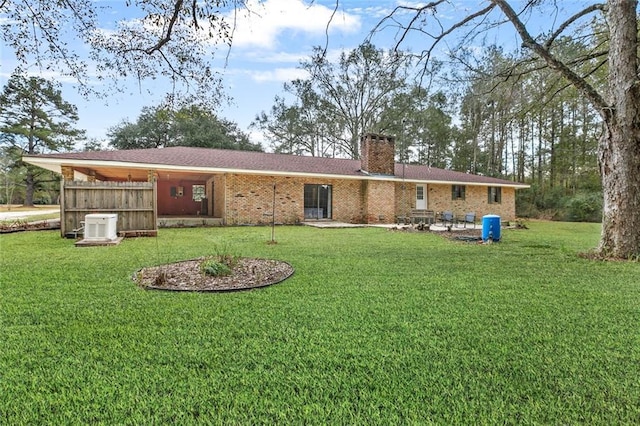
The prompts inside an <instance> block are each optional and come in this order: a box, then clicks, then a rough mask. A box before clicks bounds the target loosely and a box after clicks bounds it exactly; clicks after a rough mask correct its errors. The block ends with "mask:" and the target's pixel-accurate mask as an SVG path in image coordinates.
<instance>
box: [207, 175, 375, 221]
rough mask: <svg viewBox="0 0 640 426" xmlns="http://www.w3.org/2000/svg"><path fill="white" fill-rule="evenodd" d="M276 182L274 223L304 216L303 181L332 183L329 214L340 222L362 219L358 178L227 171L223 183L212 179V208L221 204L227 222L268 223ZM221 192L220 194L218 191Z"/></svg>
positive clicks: (360, 189)
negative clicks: (323, 177) (288, 175)
mask: <svg viewBox="0 0 640 426" xmlns="http://www.w3.org/2000/svg"><path fill="white" fill-rule="evenodd" d="M274 183H275V185H276V205H275V210H276V217H275V221H276V223H286V224H296V223H300V222H303V221H304V220H305V218H304V185H305V184H315V185H331V188H332V217H331V219H333V220H335V221H339V222H349V223H363V221H364V207H363V199H364V197H363V193H362V190H363V188H362V183H361V181H359V180H343V179H321V178H297V177H273V176H258V175H240V174H228V175H225V177H224V185H222V184H221V182H218V181H217V180H216V181H215V182H214V191H213V192H214V212H215V213H216V214H215V215H216V216H217V212H218V208H219V207H220V205H222V206H224V218H225V223H226V224H229V225H243V224H268V223H271V212H272V210H273V185H274ZM220 192H223V194H222V195H221V194H219V193H220Z"/></svg>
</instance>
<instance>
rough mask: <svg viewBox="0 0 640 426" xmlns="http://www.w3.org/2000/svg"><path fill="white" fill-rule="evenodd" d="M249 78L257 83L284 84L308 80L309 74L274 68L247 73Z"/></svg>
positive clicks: (301, 71) (297, 69)
mask: <svg viewBox="0 0 640 426" xmlns="http://www.w3.org/2000/svg"><path fill="white" fill-rule="evenodd" d="M248 73H249V76H250V77H251V79H252V80H253V81H256V82H258V83H266V82H278V83H285V82H289V81H292V80H295V79H297V78H302V79H305V78H308V77H309V74H308V73H307V72H306V71H305V70H303V69H300V68H275V69H272V70H266V71H249V72H248Z"/></svg>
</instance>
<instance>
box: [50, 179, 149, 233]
mask: <svg viewBox="0 0 640 426" xmlns="http://www.w3.org/2000/svg"><path fill="white" fill-rule="evenodd" d="M61 187H62V188H61V194H60V211H61V217H60V232H61V234H62V236H63V237H64V236H65V235H67V233H68V232H73V231H74V230H76V229H79V228H80V227H82V223H81V222H83V221H84V217H85V215H87V214H93V213H116V214H117V215H118V223H117V231H118V233H120V234H121V235H122V234H124V235H156V233H157V230H158V227H157V222H158V221H157V218H158V215H157V213H158V212H157V204H158V203H157V187H156V183H155V182H84V181H64V182H63V185H61Z"/></svg>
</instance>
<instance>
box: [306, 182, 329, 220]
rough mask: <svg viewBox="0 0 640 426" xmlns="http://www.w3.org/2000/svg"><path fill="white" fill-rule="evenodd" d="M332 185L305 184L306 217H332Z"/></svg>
mask: <svg viewBox="0 0 640 426" xmlns="http://www.w3.org/2000/svg"><path fill="white" fill-rule="evenodd" d="M331 192H332V191H331V185H313V184H306V185H305V186H304V218H305V219H331Z"/></svg>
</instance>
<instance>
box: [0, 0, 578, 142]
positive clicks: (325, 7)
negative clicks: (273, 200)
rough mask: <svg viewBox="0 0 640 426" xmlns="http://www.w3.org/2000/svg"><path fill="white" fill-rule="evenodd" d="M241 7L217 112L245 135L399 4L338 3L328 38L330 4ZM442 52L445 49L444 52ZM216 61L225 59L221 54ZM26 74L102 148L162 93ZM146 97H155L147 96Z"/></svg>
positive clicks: (388, 39) (295, 0)
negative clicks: (304, 68)
mask: <svg viewBox="0 0 640 426" xmlns="http://www.w3.org/2000/svg"><path fill="white" fill-rule="evenodd" d="M248 2H249V5H250V9H251V11H252V12H253V13H252V14H250V15H248V14H240V15H238V17H237V26H236V29H235V33H234V39H233V45H232V47H231V50H230V51H229V52H228V61H227V65H226V67H224V68H221V69H220V70H221V72H222V76H223V82H224V86H225V87H226V92H227V94H228V95H230V96H231V97H232V98H233V102H232V104H231V105H223V106H222V107H221V108H220V110H219V111H217V114H218V116H220V117H224V118H227V119H230V120H232V121H235V122H236V123H238V125H239V126H240V128H241V129H243V130H245V131H248V126H249V124H250V123H251V121H252V120H253V118H254V117H255V116H256V114H258V113H260V112H261V111H267V110H269V108H270V107H271V106H272V105H273V99H274V96H275V95H277V94H282V85H283V83H284V82H287V81H291V80H292V79H294V78H297V77H304V74H302V72H301V70H300V69H299V68H298V64H299V62H300V60H301V59H304V58H307V57H309V55H310V53H311V50H312V47H313V46H318V45H321V46H325V45H326V47H327V49H328V52H329V54H330V55H332V56H337V55H338V54H339V53H340V52H341V51H343V50H351V49H354V48H355V47H357V46H358V45H359V44H361V43H362V42H363V41H364V40H365V38H366V37H367V36H368V35H369V33H370V31H371V30H372V29H373V28H374V26H375V25H376V24H377V23H378V22H380V20H381V19H382V18H383V17H384V16H385V15H387V14H388V13H389V12H390V11H391V10H392V9H393V8H394V7H395V6H397V5H398V4H400V2H399V1H395V0H368V1H360V0H340V3H339V4H340V8H339V12H338V14H337V15H336V16H335V17H334V18H333V20H332V21H331V24H330V27H329V36H328V38H327V35H326V33H325V31H326V26H327V22H328V21H329V19H330V16H331V12H332V8H333V6H334V5H335V0H315V1H314V2H311V1H310V0H305V1H303V0H263V1H260V2H258V1H257V0H249V1H248ZM98 3H100V4H103V5H106V6H107V7H108V8H109V10H108V11H107V12H108V13H104V14H103V15H101V16H102V17H101V19H102V21H103V24H104V28H105V29H109V28H110V27H112V26H113V23H114V22H115V20H116V19H122V18H133V17H134V15H133V13H134V11H133V10H132V9H131V8H126V7H125V2H124V1H121V0H104V1H102V2H98ZM401 3H402V4H409V3H411V2H410V1H402V2H401ZM413 3H414V4H418V3H417V2H413ZM483 3H484V2H478V1H471V0H469V1H461V2H457V3H456V7H455V8H454V9H450V10H448V11H446V12H443V13H442V14H441V15H439V17H440V19H443V20H447V19H450V20H451V21H453V20H454V19H456V18H457V17H460V16H463V14H466V12H467V11H468V10H469V9H474V10H475V9H477V8H478V5H479V4H483ZM575 3H579V4H582V3H589V2H583V1H576V2H574V1H566V3H565V4H572V5H574V6H575ZM447 14H449V16H448V15H447ZM498 34H499V37H500V38H501V43H503V44H504V43H506V44H512V43H513V45H517V43H518V40H517V38H516V37H515V36H514V35H513V32H512V31H505V30H503V31H502V33H498ZM393 36H394V30H393V29H392V28H387V30H386V31H384V32H382V33H379V34H376V35H375V36H374V37H373V39H372V41H373V43H374V44H375V45H376V46H377V47H379V48H385V49H388V48H391V47H393V46H394V41H393ZM494 37H498V35H494ZM0 47H2V52H0V53H1V56H2V62H1V65H2V66H1V67H0V84H2V85H4V83H5V82H6V79H7V78H8V76H9V75H10V74H11V72H12V70H13V68H14V67H15V65H16V61H15V59H14V58H13V55H12V53H11V52H10V51H9V49H7V48H5V47H4V46H0ZM79 47H80V46H79ZM402 47H403V48H412V49H413V50H416V49H420V48H421V47H422V46H421V43H420V39H414V40H409V41H408V42H407V43H405V44H404V45H403V46H402ZM442 48H443V49H444V48H446V46H445V45H443V47H442ZM221 53H223V54H226V53H227V52H226V51H224V50H223V51H221ZM219 55H220V53H219ZM30 72H32V73H35V74H40V75H42V76H44V77H47V78H51V79H54V80H57V81H59V82H60V83H61V84H62V90H63V96H64V97H65V99H66V100H67V101H69V102H71V103H73V104H75V105H77V106H78V110H79V114H80V122H79V123H78V127H80V128H83V129H86V131H87V135H88V136H89V137H92V138H97V139H98V140H103V139H104V138H105V135H106V131H107V129H109V128H110V127H112V126H114V125H117V124H118V123H120V122H121V121H122V120H125V119H128V120H130V121H135V120H136V118H137V117H138V115H139V114H140V111H141V109H142V107H144V106H153V105H157V104H158V102H159V101H160V99H161V98H162V94H164V92H165V91H166V88H165V87H162V86H161V83H159V82H158V81H156V82H148V81H144V82H142V90H141V88H140V87H139V84H138V82H137V81H124V82H123V83H124V84H125V87H126V88H127V90H126V91H125V92H124V93H114V94H113V95H112V96H110V97H109V98H108V99H106V100H95V99H94V100H87V99H84V98H82V97H81V96H79V95H78V94H77V92H76V90H75V87H74V83H73V81H69V80H68V79H65V78H60V77H59V76H57V75H56V74H52V73H44V72H42V71H40V70H35V69H30ZM148 90H151V91H153V92H155V93H157V95H156V96H153V95H149V94H148V93H147V92H148ZM252 139H253V140H254V141H256V142H261V139H262V138H261V137H260V135H258V134H254V135H252ZM265 148H266V146H265Z"/></svg>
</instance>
